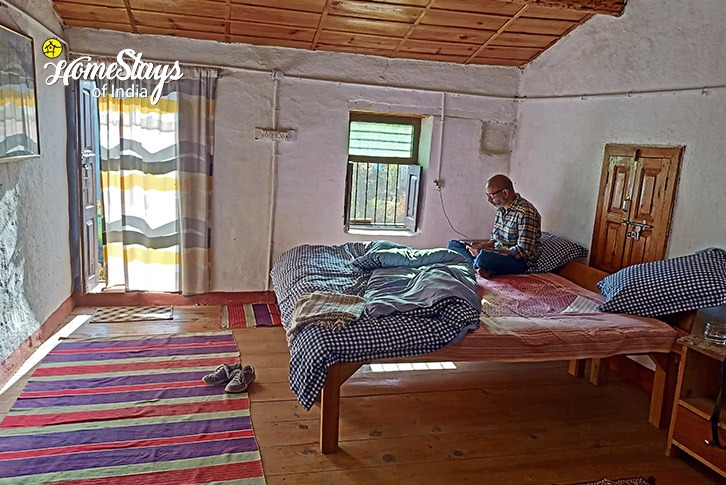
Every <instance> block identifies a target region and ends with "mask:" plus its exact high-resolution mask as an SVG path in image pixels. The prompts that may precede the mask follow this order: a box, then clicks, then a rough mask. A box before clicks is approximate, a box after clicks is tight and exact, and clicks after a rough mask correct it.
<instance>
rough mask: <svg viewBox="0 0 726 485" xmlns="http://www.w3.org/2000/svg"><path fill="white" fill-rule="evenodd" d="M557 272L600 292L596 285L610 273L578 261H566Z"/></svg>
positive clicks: (567, 278) (578, 283)
mask: <svg viewBox="0 0 726 485" xmlns="http://www.w3.org/2000/svg"><path fill="white" fill-rule="evenodd" d="M557 274H558V275H560V276H562V277H563V278H565V279H566V280H570V281H572V282H573V283H575V284H577V285H580V286H582V287H583V288H585V289H588V290H590V291H594V292H595V293H600V290H599V289H598V287H597V286H596V284H597V282H598V281H600V280H601V279H603V278H605V277H606V276H607V275H608V273H606V272H605V271H600V270H599V269H595V268H592V267H590V266H588V265H586V264H583V263H578V262H577V261H570V262H568V263H565V265H564V266H563V267H562V268H560V270H559V271H558V272H557Z"/></svg>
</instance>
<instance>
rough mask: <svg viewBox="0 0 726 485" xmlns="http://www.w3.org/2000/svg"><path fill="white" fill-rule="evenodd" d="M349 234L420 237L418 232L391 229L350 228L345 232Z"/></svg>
mask: <svg viewBox="0 0 726 485" xmlns="http://www.w3.org/2000/svg"><path fill="white" fill-rule="evenodd" d="M345 232H346V233H348V234H355V235H357V236H388V237H413V236H418V232H411V231H409V230H406V229H403V230H391V229H358V228H350V229H348V230H347V231H345Z"/></svg>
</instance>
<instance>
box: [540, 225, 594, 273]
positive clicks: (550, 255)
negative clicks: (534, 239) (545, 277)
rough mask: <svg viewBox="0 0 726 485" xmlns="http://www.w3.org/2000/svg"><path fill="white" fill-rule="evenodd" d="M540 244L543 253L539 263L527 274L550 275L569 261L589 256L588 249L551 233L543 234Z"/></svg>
mask: <svg viewBox="0 0 726 485" xmlns="http://www.w3.org/2000/svg"><path fill="white" fill-rule="evenodd" d="M540 242H541V244H542V251H541V252H540V254H539V258H537V262H536V263H535V264H534V266H532V267H531V268H529V269H528V270H527V273H549V272H551V271H554V270H556V269H557V268H559V267H560V266H563V265H564V264H565V263H567V262H568V261H572V260H573V259H578V258H584V257H586V256H587V249H586V248H584V247H582V246H580V245H579V244H576V243H573V242H572V241H570V240H568V239H565V238H564V237H560V236H555V235H554V234H550V233H549V232H544V231H543V232H542V237H541V239H540Z"/></svg>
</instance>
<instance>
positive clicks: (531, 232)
mask: <svg viewBox="0 0 726 485" xmlns="http://www.w3.org/2000/svg"><path fill="white" fill-rule="evenodd" d="M541 234H542V233H541V231H540V215H539V212H537V209H535V207H534V206H533V205H532V204H531V203H530V202H529V201H528V200H526V199H524V198H522V197H521V196H520V195H519V194H517V196H516V197H515V198H514V201H512V205H510V206H509V208H508V209H507V208H504V207H500V208H498V209H497V217H496V219H495V220H494V229H493V230H492V240H494V247H495V248H496V249H508V250H509V252H510V253H511V254H512V256H516V257H518V258H522V259H525V260H526V261H527V266H532V265H533V264H534V263H535V262H536V261H537V257H538V256H539V252H540V249H541V245H540V236H541Z"/></svg>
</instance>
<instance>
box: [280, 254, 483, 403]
mask: <svg viewBox="0 0 726 485" xmlns="http://www.w3.org/2000/svg"><path fill="white" fill-rule="evenodd" d="M379 247H380V242H373V243H366V242H352V243H346V244H343V245H339V246H323V245H303V246H297V247H294V248H292V249H290V250H288V251H286V252H285V253H283V254H282V255H281V256H280V258H278V260H277V262H276V263H275V265H274V266H273V269H272V283H273V286H274V290H275V294H276V296H277V303H278V306H279V308H280V315H281V317H282V324H283V326H284V327H285V328H286V329H288V328H290V325H291V317H292V314H293V311H294V310H295V304H296V303H297V301H298V299H299V298H300V297H302V296H303V295H305V294H309V293H312V292H314V291H323V292H332V293H343V294H348V295H357V296H361V297H362V296H364V293H365V291H366V289H367V286H368V281H369V279H370V276H371V270H370V269H364V268H361V267H360V266H359V265H356V264H354V263H353V261H354V260H356V258H360V257H361V256H364V255H366V254H367V253H368V252H369V251H372V250H373V249H375V248H379ZM472 281H474V280H473V278H472ZM451 284H452V285H456V284H463V283H462V282H461V281H454V280H452V282H451ZM464 284H465V283H464ZM473 284H474V286H476V283H475V282H473ZM468 290H469V291H471V288H469V289H468ZM478 326H479V309H478V308H474V307H472V306H471V304H470V303H468V302H467V301H466V300H465V299H463V298H457V297H451V296H450V294H445V296H444V297H442V299H441V300H439V301H436V302H434V303H433V304H432V305H430V306H427V307H419V308H415V309H413V310H408V311H404V312H396V313H393V314H391V315H387V316H382V317H377V318H374V317H371V316H369V315H367V314H365V315H363V316H362V317H361V318H359V319H358V320H356V321H355V322H354V323H353V324H351V325H348V326H346V327H344V328H341V329H331V328H329V327H326V326H323V325H307V326H305V327H304V328H303V329H302V330H301V331H300V333H299V334H298V335H297V336H296V338H295V339H294V340H292V342H291V343H290V388H291V389H292V390H293V392H294V393H295V395H296V396H297V398H298V400H299V401H300V403H301V404H302V405H303V406H304V407H305V408H306V409H310V408H311V407H312V405H313V404H314V403H315V400H316V399H317V396H318V394H319V393H320V390H321V389H322V388H323V385H324V384H325V378H326V376H327V373H328V368H329V367H330V366H331V365H333V364H336V363H342V362H368V361H371V360H378V359H385V358H393V357H405V356H411V355H419V354H425V353H428V352H433V351H435V350H438V349H440V348H442V347H444V346H446V345H449V344H452V343H455V342H458V341H459V340H460V339H461V338H463V336H464V334H465V333H466V332H467V331H468V330H470V329H474V328H477V327H478Z"/></svg>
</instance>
